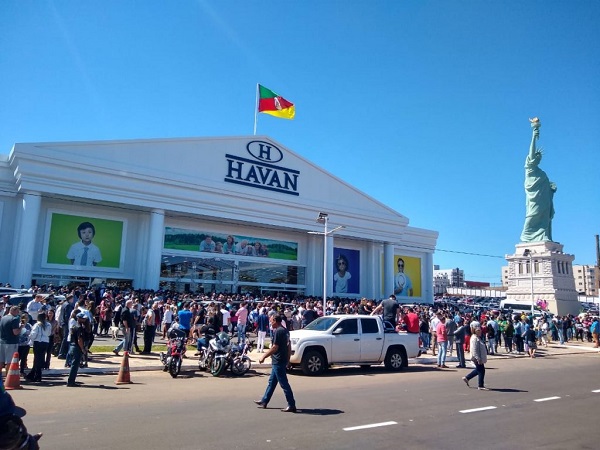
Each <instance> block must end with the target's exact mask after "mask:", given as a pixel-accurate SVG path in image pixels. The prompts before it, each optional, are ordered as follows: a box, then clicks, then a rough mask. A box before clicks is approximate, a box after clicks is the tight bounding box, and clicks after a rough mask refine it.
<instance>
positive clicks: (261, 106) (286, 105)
mask: <svg viewBox="0 0 600 450" xmlns="http://www.w3.org/2000/svg"><path fill="white" fill-rule="evenodd" d="M258 112H262V113H266V114H271V115H272V116H275V117H280V118H282V119H293V118H294V116H295V115H296V108H295V107H294V104H293V103H292V102H290V101H287V100H286V99H285V98H283V97H282V96H281V95H277V94H276V93H275V92H273V91H272V90H270V89H267V88H266V87H264V86H261V85H260V84H259V85H258Z"/></svg>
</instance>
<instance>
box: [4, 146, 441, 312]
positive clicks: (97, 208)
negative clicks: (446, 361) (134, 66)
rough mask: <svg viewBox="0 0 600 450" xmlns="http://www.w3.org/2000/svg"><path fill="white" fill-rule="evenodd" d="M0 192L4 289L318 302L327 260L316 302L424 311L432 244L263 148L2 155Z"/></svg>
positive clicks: (325, 176)
mask: <svg viewBox="0 0 600 450" xmlns="http://www.w3.org/2000/svg"><path fill="white" fill-rule="evenodd" d="M0 183H1V185H2V189H0V257H1V259H0V280H2V281H4V282H10V283H11V284H12V285H13V286H20V285H25V286H28V285H30V284H31V283H34V284H37V285H42V284H54V285H66V284H71V283H80V284H98V283H105V284H106V285H109V286H111V285H120V286H133V287H135V288H139V289H155V290H156V289H159V288H163V287H164V288H169V289H176V290H178V291H193V292H214V291H216V292H240V293H246V292H252V293H254V294H257V293H267V292H268V293H288V294H290V295H295V294H305V295H316V296H321V295H322V293H323V287H324V286H323V277H324V270H323V260H324V255H327V268H328V270H327V284H326V289H327V293H328V296H340V297H356V298H358V297H363V296H364V297H368V298H382V297H384V296H387V295H389V294H390V293H391V292H394V291H396V292H397V293H398V294H397V295H399V296H400V297H407V296H411V297H413V299H411V301H415V302H416V301H423V302H432V301H433V287H432V279H433V260H432V254H433V252H434V249H435V246H436V241H437V237H438V233H437V232H435V231H431V230H425V229H420V228H414V227H411V226H409V220H408V218H407V217H406V216H404V215H402V214H399V213H398V212H396V211H394V210H392V209H391V208H389V207H387V206H386V205H383V204H382V203H380V202H378V201H376V200H375V199H373V198H371V197H369V196H368V195H366V194H364V193H362V192H360V191H358V190H357V189H356V188H354V187H353V186H351V185H349V184H348V183H346V182H343V181H342V180H340V179H338V178H336V177H335V176H333V175H331V174H329V173H327V172H326V171H324V170H322V169H321V168H319V167H317V166H315V165H314V164H312V163H311V162H310V161H307V160H305V159H304V158H302V157H301V156H299V155H298V154H296V153H294V152H293V151H291V150H289V149H287V148H285V147H284V146H283V145H281V144H279V143H277V142H275V141H273V140H272V139H270V138H268V137H266V136H250V137H222V138H190V139H153V140H128V141H97V142H56V143H30V144H15V146H14V147H13V149H12V151H11V153H10V155H8V156H5V157H4V158H3V159H2V160H1V161H0ZM320 212H322V213H326V214H327V215H328V225H329V230H332V229H334V228H336V227H338V226H343V227H344V228H341V229H338V230H336V231H335V232H334V233H329V235H328V238H327V240H326V243H325V242H324V238H323V232H324V228H323V225H322V224H319V223H317V222H316V218H317V216H318V215H319V213H320ZM315 233H316V234H315ZM318 233H321V234H318ZM324 244H325V245H326V248H327V252H326V253H324V250H325V245H324Z"/></svg>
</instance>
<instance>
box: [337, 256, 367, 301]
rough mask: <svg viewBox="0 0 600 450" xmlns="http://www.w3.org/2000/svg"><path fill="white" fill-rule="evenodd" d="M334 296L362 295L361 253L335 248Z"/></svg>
mask: <svg viewBox="0 0 600 450" xmlns="http://www.w3.org/2000/svg"><path fill="white" fill-rule="evenodd" d="M333 294H334V295H336V294H360V251H358V250H351V249H347V248H338V247H334V248H333Z"/></svg>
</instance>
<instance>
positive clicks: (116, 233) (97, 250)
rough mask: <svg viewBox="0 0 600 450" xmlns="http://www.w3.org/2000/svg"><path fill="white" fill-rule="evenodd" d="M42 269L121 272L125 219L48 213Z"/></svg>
mask: <svg viewBox="0 0 600 450" xmlns="http://www.w3.org/2000/svg"><path fill="white" fill-rule="evenodd" d="M46 223H47V226H46V234H45V242H44V253H43V257H42V267H56V266H70V267H76V268H78V269H94V270H95V269H98V270H112V271H117V270H121V269H122V266H123V256H124V245H125V230H126V221H125V220H114V219H109V218H108V217H100V216H78V215H73V214H66V213H61V212H56V211H49V212H48V220H47V222H46Z"/></svg>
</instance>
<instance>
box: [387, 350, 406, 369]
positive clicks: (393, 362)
mask: <svg viewBox="0 0 600 450" xmlns="http://www.w3.org/2000/svg"><path fill="white" fill-rule="evenodd" d="M406 365H407V360H406V353H405V352H404V351H402V349H400V348H391V349H389V350H388V352H387V355H386V357H385V368H386V369H388V370H393V371H399V370H402V369H403V368H404V366H406Z"/></svg>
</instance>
